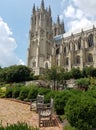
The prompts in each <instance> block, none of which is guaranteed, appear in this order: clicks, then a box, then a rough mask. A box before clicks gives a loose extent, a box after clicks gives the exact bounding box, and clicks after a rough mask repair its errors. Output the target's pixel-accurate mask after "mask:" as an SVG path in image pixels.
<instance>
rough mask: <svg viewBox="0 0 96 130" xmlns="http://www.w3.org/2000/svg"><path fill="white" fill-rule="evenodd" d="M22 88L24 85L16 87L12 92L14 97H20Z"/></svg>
mask: <svg viewBox="0 0 96 130" xmlns="http://www.w3.org/2000/svg"><path fill="white" fill-rule="evenodd" d="M21 89H22V87H14V89H13V92H12V97H13V98H17V97H19V94H20V91H21Z"/></svg>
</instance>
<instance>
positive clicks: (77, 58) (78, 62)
mask: <svg viewBox="0 0 96 130" xmlns="http://www.w3.org/2000/svg"><path fill="white" fill-rule="evenodd" d="M76 63H77V64H80V56H77V57H76Z"/></svg>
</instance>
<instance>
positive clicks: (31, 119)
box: [0, 99, 62, 130]
mask: <svg viewBox="0 0 96 130" xmlns="http://www.w3.org/2000/svg"><path fill="white" fill-rule="evenodd" d="M29 108H30V107H29V105H27V104H22V103H19V102H14V101H10V100H6V99H0V122H1V121H2V124H3V125H4V126H6V125H7V123H8V124H13V123H17V122H18V121H19V122H26V123H28V124H29V125H31V126H36V127H38V114H37V113H35V112H32V111H30V109H29ZM40 130H62V126H61V124H58V126H56V127H42V128H40Z"/></svg>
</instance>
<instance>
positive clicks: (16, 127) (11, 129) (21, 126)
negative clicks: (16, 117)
mask: <svg viewBox="0 0 96 130" xmlns="http://www.w3.org/2000/svg"><path fill="white" fill-rule="evenodd" d="M0 130H39V129H38V128H34V127H31V126H28V125H27V124H26V123H19V122H18V123H17V124H12V125H7V126H6V127H3V126H2V125H1V126H0Z"/></svg>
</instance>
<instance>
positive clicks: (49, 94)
mask: <svg viewBox="0 0 96 130" xmlns="http://www.w3.org/2000/svg"><path fill="white" fill-rule="evenodd" d="M55 94H56V91H53V90H52V91H50V92H48V93H46V94H45V96H44V99H45V103H49V102H50V99H51V98H53V99H54V97H55Z"/></svg>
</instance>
